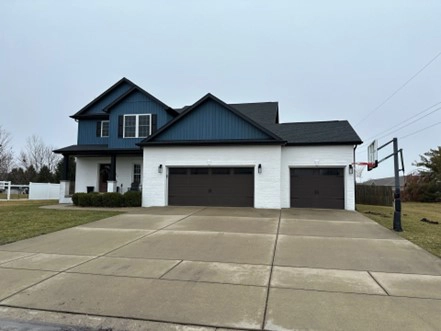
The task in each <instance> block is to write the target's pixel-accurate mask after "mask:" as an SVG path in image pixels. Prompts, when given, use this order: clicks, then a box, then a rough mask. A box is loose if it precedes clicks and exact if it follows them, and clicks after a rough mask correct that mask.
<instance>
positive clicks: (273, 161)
mask: <svg viewBox="0 0 441 331" xmlns="http://www.w3.org/2000/svg"><path fill="white" fill-rule="evenodd" d="M280 159H281V147H280V146H235V147H231V146H189V147H184V146H182V147H160V148H159V147H153V148H144V169H143V172H144V175H143V197H142V205H143V206H144V207H149V206H166V205H167V204H168V201H167V198H168V181H167V178H168V176H167V172H168V167H173V166H186V167H193V166H195V167H197V166H203V167H207V166H212V167H222V166H226V167H234V166H248V167H251V166H252V167H254V168H255V171H254V172H255V174H254V207H255V208H280ZM160 164H162V165H163V168H164V169H163V172H162V173H158V166H159V165H160ZM259 164H261V165H262V173H261V174H259V173H258V172H257V166H258V165H259Z"/></svg>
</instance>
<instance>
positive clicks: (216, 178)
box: [168, 168, 254, 207]
mask: <svg viewBox="0 0 441 331" xmlns="http://www.w3.org/2000/svg"><path fill="white" fill-rule="evenodd" d="M168 204H169V205H171V206H173V205H175V206H225V207H253V206H254V168H169V178H168Z"/></svg>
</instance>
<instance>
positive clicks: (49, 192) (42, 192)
mask: <svg viewBox="0 0 441 331" xmlns="http://www.w3.org/2000/svg"><path fill="white" fill-rule="evenodd" d="M59 197H60V184H51V183H29V200H51V199H58V198H59Z"/></svg>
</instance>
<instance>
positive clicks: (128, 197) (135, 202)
mask: <svg viewBox="0 0 441 331" xmlns="http://www.w3.org/2000/svg"><path fill="white" fill-rule="evenodd" d="M141 200H142V195H141V192H139V191H128V192H126V193H124V205H125V206H126V207H141Z"/></svg>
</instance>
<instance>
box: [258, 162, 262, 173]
mask: <svg viewBox="0 0 441 331" xmlns="http://www.w3.org/2000/svg"><path fill="white" fill-rule="evenodd" d="M257 172H258V173H259V174H261V173H262V165H261V164H260V163H259V165H258V166H257Z"/></svg>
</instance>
